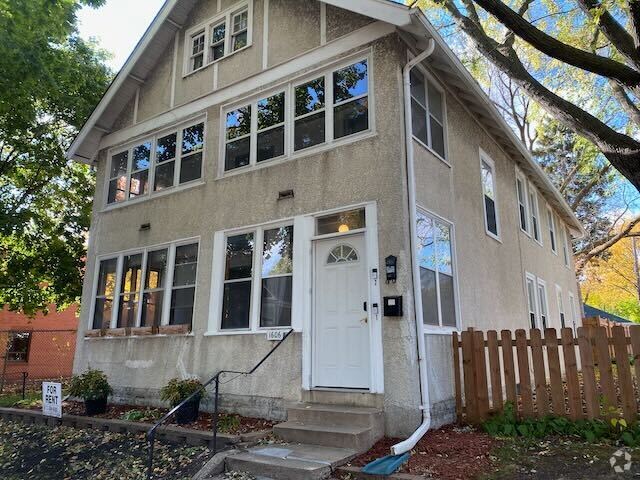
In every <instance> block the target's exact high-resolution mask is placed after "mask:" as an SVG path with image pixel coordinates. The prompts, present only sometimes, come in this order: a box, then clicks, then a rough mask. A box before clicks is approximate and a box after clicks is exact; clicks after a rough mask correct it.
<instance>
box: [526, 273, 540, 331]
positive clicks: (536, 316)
mask: <svg viewBox="0 0 640 480" xmlns="http://www.w3.org/2000/svg"><path fill="white" fill-rule="evenodd" d="M524 277H525V282H524V293H525V300H526V302H527V325H528V327H527V328H533V327H532V325H531V314H532V313H533V318H534V324H535V328H539V327H540V315H539V312H538V310H539V308H540V304H539V302H538V286H537V282H536V276H535V275H533V274H532V273H529V272H525V274H524ZM529 281H531V283H532V285H533V299H530V298H529V283H528V282H529ZM531 301H533V310H532V309H531V304H530V302H531Z"/></svg>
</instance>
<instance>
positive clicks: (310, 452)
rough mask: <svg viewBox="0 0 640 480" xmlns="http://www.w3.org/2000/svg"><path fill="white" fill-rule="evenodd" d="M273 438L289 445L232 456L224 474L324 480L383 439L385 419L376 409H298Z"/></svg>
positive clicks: (332, 406)
mask: <svg viewBox="0 0 640 480" xmlns="http://www.w3.org/2000/svg"><path fill="white" fill-rule="evenodd" d="M273 432H274V434H275V435H276V436H277V437H278V438H279V439H281V440H284V441H285V442H286V443H284V444H277V445H273V446H270V447H255V448H252V449H249V450H247V451H245V452H242V453H239V454H236V455H230V456H229V457H227V459H226V469H227V470H235V471H243V472H249V473H251V474H253V475H257V476H261V477H268V478H273V479H275V480H305V479H310V480H315V479H324V478H327V477H329V476H330V475H331V472H332V471H333V470H334V469H335V468H336V467H338V466H340V465H343V464H345V463H346V462H348V461H349V460H351V459H352V458H354V457H355V456H356V455H358V454H359V453H362V452H365V451H367V450H368V449H369V448H370V447H371V446H372V445H373V444H374V443H375V442H376V441H377V440H378V439H379V438H381V437H382V436H383V434H384V419H383V414H382V410H380V409H378V408H374V407H359V406H344V405H336V404H318V403H298V404H295V405H292V406H291V407H289V408H288V409H287V421H286V422H284V423H280V424H278V425H275V426H274V427H273Z"/></svg>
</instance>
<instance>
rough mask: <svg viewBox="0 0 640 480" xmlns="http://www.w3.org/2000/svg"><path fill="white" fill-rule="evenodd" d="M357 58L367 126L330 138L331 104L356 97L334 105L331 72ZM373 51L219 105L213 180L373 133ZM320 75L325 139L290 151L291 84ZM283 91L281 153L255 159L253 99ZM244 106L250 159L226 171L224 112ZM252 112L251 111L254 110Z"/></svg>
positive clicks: (351, 141)
mask: <svg viewBox="0 0 640 480" xmlns="http://www.w3.org/2000/svg"><path fill="white" fill-rule="evenodd" d="M360 61H366V62H367V79H368V85H367V88H368V90H367V94H366V95H362V97H364V96H368V99H369V100H368V112H369V128H368V129H366V130H363V131H361V132H357V133H354V134H352V135H346V136H344V137H342V138H339V139H334V137H333V133H334V132H333V109H334V107H335V106H339V105H341V104H342V103H348V102H349V101H354V100H356V99H357V98H360V97H354V98H352V99H349V100H348V101H346V102H339V103H337V104H334V102H333V72H335V71H336V70H340V69H341V68H344V67H347V66H349V65H352V64H354V63H358V62H360ZM373 68H374V64H373V53H372V51H371V49H368V50H367V51H365V52H358V53H355V54H353V55H352V56H350V57H348V58H347V59H344V60H342V61H340V62H339V63H334V64H331V65H328V66H325V67H323V68H321V69H318V70H315V71H314V72H312V73H309V74H304V76H298V77H296V78H294V79H292V80H290V81H287V82H284V83H281V84H279V85H277V86H276V87H274V88H272V89H269V90H268V91H264V92H261V93H260V94H259V95H255V94H253V95H250V96H246V97H244V98H242V99H240V100H237V101H234V102H233V103H229V104H226V105H223V106H222V108H221V109H220V132H219V135H220V137H219V138H220V139H221V141H220V142H219V144H220V146H219V153H218V155H219V158H220V161H219V162H218V175H217V179H221V178H225V177H229V176H232V175H238V174H241V173H244V172H247V171H251V170H257V169H260V168H268V167H270V166H272V165H278V164H280V163H282V162H286V161H289V160H294V159H298V158H302V157H306V156H309V155H314V154H317V153H320V152H322V151H325V150H329V149H333V148H336V147H338V146H342V145H346V144H349V143H353V142H356V141H359V140H363V139H365V138H369V137H371V136H374V135H375V134H376V128H375V98H374V97H375V95H374V80H373ZM321 76H324V78H325V109H324V111H325V141H324V142H323V143H320V144H318V145H314V146H312V147H309V148H305V149H302V150H297V151H296V150H294V140H295V138H294V128H295V87H296V86H299V85H302V84H304V83H307V82H309V81H311V80H315V79H317V78H318V77H321ZM282 92H284V104H285V114H284V116H285V121H284V141H285V145H284V154H283V155H280V156H279V157H275V158H272V159H269V160H264V161H262V162H259V163H258V162H257V161H256V159H257V110H256V108H257V106H256V104H257V102H258V101H260V100H263V99H265V98H268V97H270V96H273V95H276V94H278V93H282ZM247 105H251V134H250V138H251V150H250V159H249V164H248V165H245V166H243V167H238V168H234V169H231V170H228V171H225V169H224V167H225V146H226V144H227V141H226V116H227V113H229V112H232V111H233V110H237V109H238V108H242V107H246V106H247ZM254 112H255V113H254Z"/></svg>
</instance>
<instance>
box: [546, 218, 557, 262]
mask: <svg viewBox="0 0 640 480" xmlns="http://www.w3.org/2000/svg"><path fill="white" fill-rule="evenodd" d="M547 223H548V224H549V242H550V243H551V251H552V252H553V253H555V254H557V253H558V244H557V242H558V238H557V234H556V216H555V215H554V214H553V210H551V207H547Z"/></svg>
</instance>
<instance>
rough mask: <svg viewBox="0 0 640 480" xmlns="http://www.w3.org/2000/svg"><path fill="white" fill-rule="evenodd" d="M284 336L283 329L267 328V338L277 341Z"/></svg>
mask: <svg viewBox="0 0 640 480" xmlns="http://www.w3.org/2000/svg"><path fill="white" fill-rule="evenodd" d="M283 338H284V330H267V340H270V341H272V342H279V341H280V340H282V339H283Z"/></svg>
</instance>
